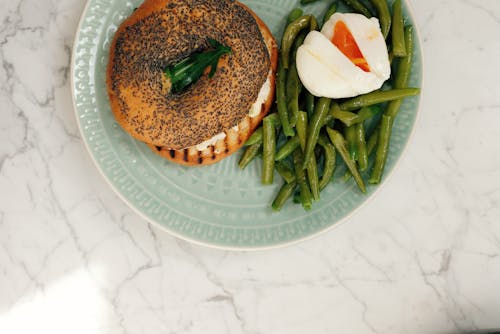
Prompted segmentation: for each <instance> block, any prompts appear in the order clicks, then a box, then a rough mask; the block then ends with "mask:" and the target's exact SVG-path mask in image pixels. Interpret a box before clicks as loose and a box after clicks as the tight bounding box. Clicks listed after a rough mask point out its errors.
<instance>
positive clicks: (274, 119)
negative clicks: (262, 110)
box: [266, 112, 281, 129]
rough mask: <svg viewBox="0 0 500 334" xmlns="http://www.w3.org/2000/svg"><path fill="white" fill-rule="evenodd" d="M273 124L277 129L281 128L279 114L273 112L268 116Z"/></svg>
mask: <svg viewBox="0 0 500 334" xmlns="http://www.w3.org/2000/svg"><path fill="white" fill-rule="evenodd" d="M266 117H267V118H268V119H269V120H270V121H271V122H272V123H273V124H274V127H275V128H276V129H279V128H280V127H281V120H280V115H278V113H276V112H273V113H270V114H269V115H267V116H266Z"/></svg>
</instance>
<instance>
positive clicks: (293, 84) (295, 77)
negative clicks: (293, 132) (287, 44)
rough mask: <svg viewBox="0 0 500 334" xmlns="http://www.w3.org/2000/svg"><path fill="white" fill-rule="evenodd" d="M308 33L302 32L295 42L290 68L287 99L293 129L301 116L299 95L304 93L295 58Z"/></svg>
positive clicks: (287, 81)
mask: <svg viewBox="0 0 500 334" xmlns="http://www.w3.org/2000/svg"><path fill="white" fill-rule="evenodd" d="M306 35H307V31H304V32H301V33H300V34H299V35H298V36H297V38H296V39H295V41H294V45H293V50H292V52H291V55H290V58H291V59H290V60H291V64H290V68H289V69H288V74H287V80H286V98H287V103H288V110H289V118H290V125H291V126H292V127H294V126H295V124H296V123H297V117H298V114H299V95H300V92H301V91H302V82H301V81H300V78H299V73H298V72H297V64H296V62H295V58H296V55H297V49H298V48H299V47H300V46H301V45H302V44H303V43H304V39H305V38H306Z"/></svg>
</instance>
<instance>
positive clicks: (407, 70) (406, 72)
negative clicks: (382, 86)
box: [394, 26, 415, 88]
mask: <svg viewBox="0 0 500 334" xmlns="http://www.w3.org/2000/svg"><path fill="white" fill-rule="evenodd" d="M405 46H406V57H403V58H401V59H400V60H399V64H398V68H397V71H396V76H395V79H394V87H396V88H406V87H407V86H408V82H409V80H410V74H411V66H412V62H413V53H414V51H415V50H414V48H415V45H414V41H413V27H412V26H408V27H406V29H405Z"/></svg>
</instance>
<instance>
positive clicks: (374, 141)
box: [366, 128, 379, 156]
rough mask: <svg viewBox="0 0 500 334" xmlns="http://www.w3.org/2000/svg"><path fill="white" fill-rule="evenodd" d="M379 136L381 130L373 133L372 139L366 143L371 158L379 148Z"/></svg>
mask: <svg viewBox="0 0 500 334" xmlns="http://www.w3.org/2000/svg"><path fill="white" fill-rule="evenodd" d="M378 134H379V130H378V128H377V129H375V131H373V133H372V134H371V136H370V138H368V142H367V143H366V152H367V153H368V156H370V155H371V154H372V153H373V151H374V150H375V148H376V147H377V142H378Z"/></svg>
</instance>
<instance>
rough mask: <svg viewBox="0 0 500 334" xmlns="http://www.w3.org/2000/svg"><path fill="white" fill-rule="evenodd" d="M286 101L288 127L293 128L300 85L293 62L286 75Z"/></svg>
mask: <svg viewBox="0 0 500 334" xmlns="http://www.w3.org/2000/svg"><path fill="white" fill-rule="evenodd" d="M286 86H287V89H286V94H287V99H288V111H289V115H288V116H289V119H290V126H292V127H294V126H295V124H297V117H298V113H299V94H300V90H301V83H300V79H299V74H298V73H297V65H296V64H295V61H294V62H292V64H291V65H290V68H289V69H288V75H287V84H286Z"/></svg>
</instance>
